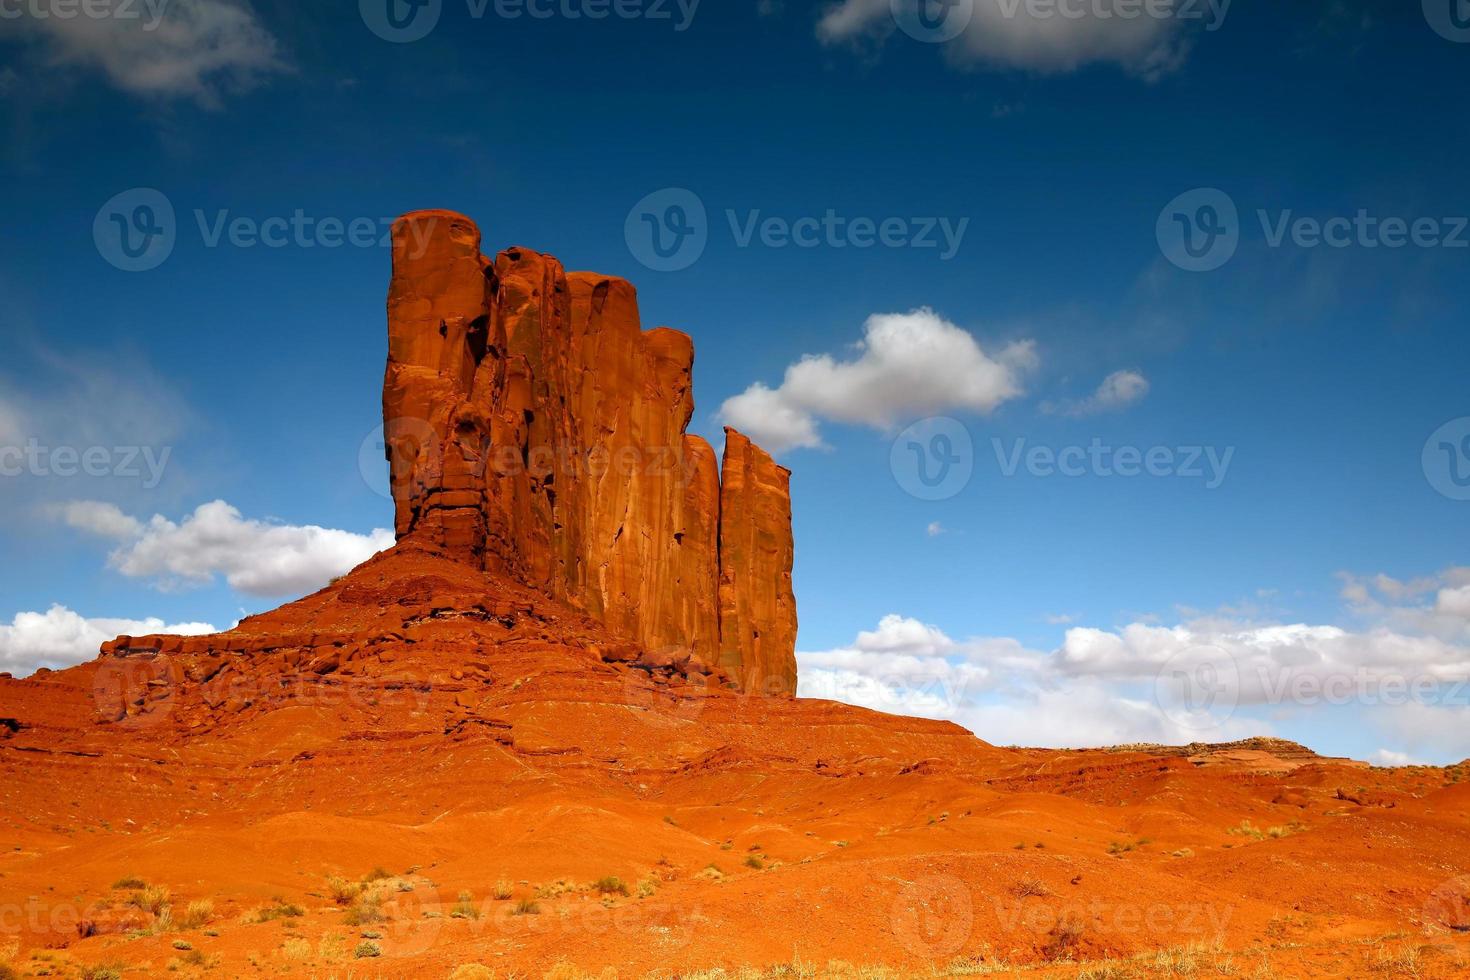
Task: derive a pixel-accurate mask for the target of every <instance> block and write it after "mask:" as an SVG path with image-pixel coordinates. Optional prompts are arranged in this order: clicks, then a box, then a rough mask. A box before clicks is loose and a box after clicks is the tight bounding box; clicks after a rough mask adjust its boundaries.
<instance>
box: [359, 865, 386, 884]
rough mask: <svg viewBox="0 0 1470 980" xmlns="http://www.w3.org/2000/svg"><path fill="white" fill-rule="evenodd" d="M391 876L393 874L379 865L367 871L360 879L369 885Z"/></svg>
mask: <svg viewBox="0 0 1470 980" xmlns="http://www.w3.org/2000/svg"><path fill="white" fill-rule="evenodd" d="M391 877H393V875H392V874H391V873H390V872H388V871H387V870H385V869H384V868H383V866H382V865H379V866H378V867H376V868H374V869H373V870H371V871H369V872H368V873H367V874H365V875H363V876H362V880H363V881H364V882H366V883H367V884H369V885H371V884H374V883H376V882H379V881H387V880H388V879H389V878H391Z"/></svg>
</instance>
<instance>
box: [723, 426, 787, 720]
mask: <svg viewBox="0 0 1470 980" xmlns="http://www.w3.org/2000/svg"><path fill="white" fill-rule="evenodd" d="M794 558H795V549H794V547H793V545H792V539H791V471H790V470H788V469H786V468H785V467H783V466H779V465H777V463H776V461H775V460H773V459H771V457H770V455H769V454H768V453H767V452H766V451H765V450H763V449H761V448H760V447H759V446H757V445H756V444H755V443H753V442H751V441H750V440H749V439H747V438H746V437H745V436H743V435H741V434H740V433H739V432H736V431H735V430H734V429H731V428H728V427H727V428H726V429H725V463H724V468H723V470H722V472H721V478H720V654H721V661H720V662H721V666H723V667H725V669H726V670H729V671H731V672H732V673H735V674H736V675H737V676H738V677H739V678H740V683H741V687H742V688H743V689H745V690H746V691H751V692H756V691H759V692H763V693H766V694H782V693H794V692H795V690H796V595H795V593H794V592H793V591H792V588H791V568H792V564H793V560H794Z"/></svg>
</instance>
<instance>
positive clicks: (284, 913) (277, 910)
mask: <svg viewBox="0 0 1470 980" xmlns="http://www.w3.org/2000/svg"><path fill="white" fill-rule="evenodd" d="M305 914H306V910H305V909H303V908H302V907H301V906H299V905H296V904H295V903H293V902H286V901H282V900H281V899H279V898H278V899H276V904H274V905H267V906H265V907H264V908H260V909H257V910H256V911H255V916H254V919H255V921H256V922H274V921H276V920H277V919H299V918H301V917H302V916H303V915H305Z"/></svg>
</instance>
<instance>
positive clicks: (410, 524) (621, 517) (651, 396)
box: [383, 211, 796, 693]
mask: <svg viewBox="0 0 1470 980" xmlns="http://www.w3.org/2000/svg"><path fill="white" fill-rule="evenodd" d="M693 363H694V348H693V344H692V343H691V341H690V339H689V337H688V336H687V335H686V334H683V333H680V332H679V331H676V330H670V329H667V328H658V329H655V330H649V331H644V330H643V329H642V327H641V323H640V320H639V315H638V301H637V294H636V291H635V290H634V288H633V286H632V285H631V284H629V283H628V282H626V281H625V280H622V279H617V278H613V277H609V276H601V275H597V274H594V273H585V272H573V273H567V272H566V271H565V270H564V269H563V268H562V266H561V263H560V262H558V261H557V260H556V259H554V258H552V257H550V256H546V255H540V254H538V253H536V252H532V251H530V250H528V249H521V248H512V249H508V250H506V251H504V252H502V253H500V254H499V255H498V256H497V257H496V258H495V259H494V260H493V261H491V260H489V259H487V258H485V257H484V256H483V255H481V254H480V233H479V229H478V228H476V227H475V225H474V223H473V222H471V221H470V220H469V219H468V218H465V217H464V216H462V215H458V214H454V213H452V212H448V211H419V212H414V213H412V214H408V215H405V216H404V217H402V218H400V219H399V220H398V221H397V222H396V223H395V225H394V229H393V280H392V284H391V286H390V289H389V293H388V368H387V374H386V377H385V379H384V384H383V419H384V431H385V442H386V444H387V451H388V459H389V466H390V473H391V479H392V487H393V498H394V506H395V527H396V530H397V533H398V536H399V539H400V540H405V539H412V540H414V541H415V542H416V543H419V544H425V545H428V546H431V547H434V548H436V549H440V550H442V551H443V552H444V553H445V554H447V555H449V556H450V557H452V558H454V559H455V560H457V561H462V562H465V563H468V564H471V565H473V566H475V567H477V568H481V569H483V570H486V571H492V572H498V573H504V574H509V575H511V576H513V577H515V578H517V579H519V580H521V581H523V582H525V583H526V584H528V585H531V586H534V587H536V588H539V589H543V590H545V591H547V592H548V593H550V594H551V595H553V596H555V597H557V598H559V599H562V600H564V601H566V602H567V603H569V604H570V605H572V606H574V607H576V608H578V609H582V610H585V611H586V612H587V613H589V614H591V615H592V616H594V617H596V618H597V619H599V620H601V621H602V622H603V623H604V624H606V625H607V626H608V627H610V628H611V629H613V630H615V631H617V632H619V633H622V634H624V635H627V636H629V637H632V638H633V639H636V640H637V641H638V642H639V643H640V644H642V645H643V646H644V647H645V648H646V650H648V651H649V652H650V654H651V655H653V656H656V657H657V656H661V655H667V656H668V657H670V658H675V659H682V658H684V657H689V658H691V659H690V666H691V668H692V669H693V670H694V671H696V672H698V671H699V670H700V669H701V668H702V667H706V668H707V667H712V666H715V665H719V666H721V667H723V668H724V669H725V671H726V672H727V673H728V674H729V675H730V676H731V677H733V678H736V679H737V680H738V681H739V683H740V684H741V685H742V686H743V687H745V688H746V689H747V690H762V691H766V692H772V693H783V692H791V691H794V689H795V687H796V661H795V643H796V604H795V599H794V597H793V594H792V590H791V565H792V553H793V549H792V540H791V504H790V496H789V473H788V472H787V471H786V470H784V469H783V468H781V467H779V466H777V465H776V464H775V462H774V461H772V459H771V457H770V456H769V455H767V454H766V453H764V452H763V451H761V450H760V449H759V448H758V447H756V446H755V445H753V444H752V443H751V442H750V441H749V440H748V439H746V438H745V437H744V436H742V435H740V434H739V433H737V432H734V431H733V430H726V431H727V435H726V440H727V442H726V452H725V461H724V472H723V480H722V478H721V474H720V473H718V472H717V467H716V462H715V454H714V451H713V450H712V449H711V447H710V446H709V444H708V443H707V442H705V441H704V440H703V439H701V438H699V437H698V436H692V435H688V434H687V433H686V432H685V429H686V428H687V426H688V424H689V420H690V418H691V417H692V415H693V413H694V399H693V392H692V385H691V380H690V375H691V370H692V368H693Z"/></svg>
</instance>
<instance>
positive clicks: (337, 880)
mask: <svg viewBox="0 0 1470 980" xmlns="http://www.w3.org/2000/svg"><path fill="white" fill-rule="evenodd" d="M364 887H365V886H364V885H363V884H362V882H360V881H348V880H347V879H346V878H342V877H338V876H337V875H333V876H332V877H330V878H328V879H327V894H328V895H329V896H331V899H332V901H334V902H336V903H337V904H338V905H351V904H352V903H353V902H355V901H357V898H358V896H360V895H361V894H362V893H363V891H364Z"/></svg>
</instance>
